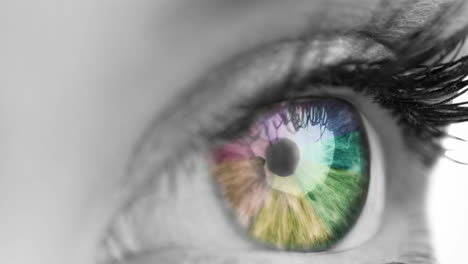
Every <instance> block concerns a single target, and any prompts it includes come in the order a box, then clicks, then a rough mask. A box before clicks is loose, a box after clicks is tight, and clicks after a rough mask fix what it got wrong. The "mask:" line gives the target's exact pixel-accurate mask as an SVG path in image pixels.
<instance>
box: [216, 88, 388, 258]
mask: <svg viewBox="0 0 468 264" xmlns="http://www.w3.org/2000/svg"><path fill="white" fill-rule="evenodd" d="M212 156H213V163H212V170H211V171H212V176H213V178H214V181H215V182H217V183H218V184H217V185H218V186H219V188H220V190H221V192H222V193H223V194H224V199H225V200H226V201H227V203H228V204H229V205H230V208H231V209H232V210H233V211H234V212H235V215H237V218H238V222H239V224H240V226H241V227H242V230H243V231H244V232H245V233H247V234H248V236H249V238H250V239H251V240H253V241H255V242H259V243H260V244H262V245H265V246H267V247H268V248H276V249H281V250H288V251H301V252H318V251H321V252H323V251H326V252H334V251H343V250H348V249H353V248H356V247H358V246H360V245H361V244H363V243H365V242H366V241H369V240H370V239H371V238H372V237H373V236H374V235H375V234H376V232H377V230H378V229H379V227H380V222H381V214H382V210H383V204H384V182H385V181H384V169H383V166H384V164H383V162H384V161H383V159H382V158H383V157H382V155H381V146H380V144H379V139H378V135H377V134H376V132H375V130H374V129H373V128H372V126H371V124H370V123H369V122H368V121H367V120H366V119H365V118H364V117H363V116H361V114H360V113H359V112H358V111H357V110H356V109H355V108H354V107H353V106H351V105H350V104H348V103H347V102H345V101H343V100H341V99H337V98H333V97H310V98H308V99H301V100H290V101H285V102H283V103H279V104H276V105H273V106H271V107H270V108H268V109H265V110H263V111H262V112H261V113H258V115H257V119H256V121H255V122H253V124H252V125H251V127H250V128H249V129H248V131H247V133H244V134H243V135H241V136H240V137H239V138H237V139H234V140H230V141H229V142H225V143H224V144H221V145H218V146H216V147H215V148H214V149H213V151H212Z"/></svg>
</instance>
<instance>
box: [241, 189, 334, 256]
mask: <svg viewBox="0 0 468 264" xmlns="http://www.w3.org/2000/svg"><path fill="white" fill-rule="evenodd" d="M288 184H289V183H288ZM249 233H250V235H251V236H253V237H254V238H255V239H257V240H259V241H262V242H264V243H267V244H270V245H275V246H276V247H279V248H286V249H288V248H289V249H290V248H292V249H296V250H297V249H304V250H306V249H320V248H323V247H325V246H326V244H327V242H329V241H330V240H331V233H330V232H329V230H328V228H327V227H326V226H325V224H323V223H322V221H321V220H320V219H319V217H318V216H317V215H316V213H315V212H314V210H313V208H312V207H311V205H310V203H309V201H308V200H307V198H306V197H305V196H304V195H300V196H296V195H294V194H291V193H285V192H282V191H280V190H275V189H270V191H269V193H268V195H267V198H266V200H265V203H264V205H263V207H262V209H261V210H260V212H259V213H258V215H257V216H256V217H255V220H254V222H253V224H252V226H251V228H250V231H249Z"/></svg>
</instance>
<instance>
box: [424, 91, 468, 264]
mask: <svg viewBox="0 0 468 264" xmlns="http://www.w3.org/2000/svg"><path fill="white" fill-rule="evenodd" d="M460 99H461V100H468V96H463V98H460ZM457 101H460V100H457ZM449 133H450V134H451V135H455V136H458V137H461V138H464V139H467V140H468V123H466V124H459V125H452V126H451V127H450V128H449ZM445 146H446V148H447V149H453V150H452V151H448V152H447V155H450V156H452V157H454V158H456V159H457V160H460V161H464V162H466V163H468V143H463V142H460V141H458V142H454V141H450V140H447V141H446V142H445ZM428 206H429V223H430V225H431V229H432V230H433V239H434V248H435V250H436V257H437V258H438V260H439V261H440V264H463V263H468V256H467V255H468V254H467V253H468V252H467V246H468V165H461V164H457V163H455V162H453V161H450V160H448V159H446V158H441V159H440V160H439V162H438V164H437V166H436V167H435V168H434V172H433V173H432V175H431V184H430V188H429V201H428Z"/></svg>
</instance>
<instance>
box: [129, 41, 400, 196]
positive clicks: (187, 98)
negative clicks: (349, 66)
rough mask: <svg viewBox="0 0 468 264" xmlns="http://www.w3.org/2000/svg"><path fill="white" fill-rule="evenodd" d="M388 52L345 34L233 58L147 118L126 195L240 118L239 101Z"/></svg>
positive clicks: (277, 94) (279, 92)
mask: <svg viewBox="0 0 468 264" xmlns="http://www.w3.org/2000/svg"><path fill="white" fill-rule="evenodd" d="M372 47H373V48H372ZM338 50H339V51H340V52H337V51H338ZM391 56H393V54H392V53H391V52H390V51H388V50H387V49H386V47H385V46H383V45H382V44H380V43H377V42H375V41H373V40H371V39H369V38H366V37H363V36H361V35H357V34H347V35H335V36H326V37H324V36H318V37H317V38H314V39H306V40H304V39H301V38H299V39H294V40H284V41H278V42H275V43H271V44H268V45H266V46H262V47H259V48H257V49H254V50H251V51H249V52H246V53H244V54H241V55H239V56H237V57H235V58H234V59H233V60H230V61H228V62H227V63H225V64H223V65H222V66H221V67H219V68H218V69H216V70H214V71H213V72H210V73H208V74H207V75H206V76H205V77H204V78H202V79H201V81H199V82H197V83H195V85H194V87H193V89H191V90H189V91H188V92H187V93H185V94H182V95H181V96H179V97H178V98H176V99H175V100H174V101H173V103H172V104H169V108H167V109H166V110H165V111H163V112H162V114H160V115H159V116H158V117H157V118H156V119H155V120H154V121H153V122H152V124H151V125H150V127H149V129H148V130H147V131H146V133H145V135H143V137H142V138H141V141H140V142H139V143H138V145H137V148H136V150H135V152H134V154H133V156H132V157H131V160H130V162H129V167H128V169H127V173H126V175H127V177H128V178H125V179H124V181H123V184H124V185H125V187H126V188H125V189H126V190H129V191H128V192H127V193H128V194H129V195H132V193H134V191H133V190H134V189H135V188H139V187H140V186H142V185H145V183H146V182H147V180H148V179H149V178H151V177H154V175H157V174H158V173H154V172H157V171H160V170H161V166H163V165H164V166H166V167H167V164H168V162H170V161H171V160H173V157H179V156H180V152H181V151H184V152H187V149H188V148H190V147H197V146H202V144H203V142H202V139H201V138H200V135H202V134H205V135H206V134H212V133H213V132H212V131H215V132H216V131H221V130H222V129H223V128H224V127H223V126H225V125H226V124H228V123H230V121H231V122H232V121H234V120H236V119H237V118H239V117H241V115H243V113H240V111H236V109H237V108H238V107H239V105H246V106H248V105H252V104H256V103H259V101H258V100H259V98H260V99H261V100H262V101H263V102H268V101H272V100H274V99H275V98H283V96H284V92H286V91H288V89H291V87H288V82H289V81H291V79H292V78H300V75H302V74H307V73H308V72H310V71H313V70H314V69H322V68H324V67H326V66H331V65H335V64H339V63H342V62H343V61H346V60H353V61H369V60H373V59H374V58H375V60H381V59H382V58H384V57H391ZM265 98H267V100H265ZM246 102H248V103H246ZM220 113H221V114H220ZM217 119H222V120H223V122H217V121H219V120H217ZM157 153H164V154H165V155H157Z"/></svg>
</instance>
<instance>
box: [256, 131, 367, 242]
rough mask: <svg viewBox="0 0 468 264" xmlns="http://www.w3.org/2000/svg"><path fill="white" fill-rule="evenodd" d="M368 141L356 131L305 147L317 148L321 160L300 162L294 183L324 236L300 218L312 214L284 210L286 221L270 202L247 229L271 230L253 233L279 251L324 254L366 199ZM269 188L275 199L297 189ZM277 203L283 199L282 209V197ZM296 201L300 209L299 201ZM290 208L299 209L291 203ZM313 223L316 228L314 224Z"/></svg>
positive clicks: (294, 193)
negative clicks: (279, 194) (319, 252)
mask: <svg viewBox="0 0 468 264" xmlns="http://www.w3.org/2000/svg"><path fill="white" fill-rule="evenodd" d="M366 143H367V142H362V140H361V133H360V132H359V131H354V132H351V133H347V134H344V135H340V136H337V137H333V138H330V139H328V140H323V141H319V142H317V143H312V144H309V145H308V146H307V148H308V149H313V150H314V151H316V150H320V155H321V156H322V157H321V158H320V159H317V158H316V157H314V158H313V159H312V160H311V159H309V160H308V161H305V162H304V163H303V164H302V165H301V164H300V165H299V167H298V170H297V171H296V172H295V174H294V175H293V179H294V182H296V184H297V186H298V188H299V189H300V190H302V192H301V193H302V194H301V195H300V196H302V197H303V198H301V200H302V199H304V201H307V202H306V203H308V204H309V206H311V207H312V210H313V212H314V213H315V215H316V216H317V219H318V220H319V221H320V223H319V224H320V225H321V226H324V227H325V229H324V231H323V232H319V233H314V234H313V235H310V234H311V233H313V232H312V231H311V230H313V229H314V227H311V226H308V225H309V223H306V222H304V221H303V220H302V219H303V218H304V216H305V215H306V214H310V212H309V211H310V210H308V209H306V208H305V209H303V210H302V212H297V211H296V212H294V213H291V212H290V211H291V209H287V210H283V211H282V212H287V214H286V215H287V217H288V219H289V220H288V221H285V220H286V219H284V217H286V215H285V216H283V217H281V216H279V215H278V212H279V210H278V209H277V208H275V207H273V206H271V204H270V205H269V206H267V207H265V208H264V209H262V210H261V212H260V213H259V215H258V217H257V218H256V220H255V222H254V224H253V226H252V229H251V231H252V230H253V231H256V230H262V229H263V230H270V231H269V232H263V233H262V232H257V233H256V236H257V239H259V240H260V241H263V242H266V243H268V244H273V245H276V246H278V247H281V248H287V249H291V250H312V251H317V250H324V249H326V248H328V247H330V246H332V245H334V244H335V243H336V242H338V241H339V240H341V239H342V238H343V237H344V236H345V235H346V233H347V232H348V231H349V230H350V229H351V228H352V226H353V225H354V223H355V222H356V221H357V219H358V217H359V215H360V212H361V210H362V208H363V205H364V202H365V199H366V196H367V189H368V184H369V175H368V171H367V166H368V157H367V145H366ZM313 145H320V146H313ZM301 159H302V158H301ZM273 190H274V191H275V192H274V193H275V194H274V195H276V196H277V195H278V191H279V192H281V193H283V194H284V195H295V196H297V190H296V191H293V190H292V189H291V191H290V192H288V191H287V190H285V187H278V188H275V187H274V186H273ZM272 195H273V194H272ZM275 199H277V201H283V202H278V203H279V204H278V206H284V204H285V203H284V199H283V200H282V199H278V198H275ZM286 200H291V199H290V198H288V199H286ZM294 203H297V204H301V205H300V206H299V207H302V206H303V205H302V204H303V202H300V203H299V202H294ZM281 204H283V205H281ZM288 206H289V207H291V208H293V207H296V208H297V207H298V206H297V205H296V206H295V205H292V204H290V205H288ZM272 218H273V219H276V218H278V220H277V221H276V220H272ZM298 219H299V220H301V221H298ZM314 225H316V226H317V223H314ZM322 229H323V228H322ZM270 232H271V233H270ZM301 232H302V233H304V235H301ZM251 233H252V232H251ZM253 233H255V232H253ZM306 233H307V234H309V235H305V234H306ZM304 237H306V238H304Z"/></svg>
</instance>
